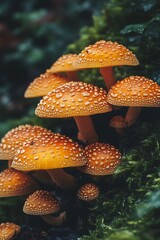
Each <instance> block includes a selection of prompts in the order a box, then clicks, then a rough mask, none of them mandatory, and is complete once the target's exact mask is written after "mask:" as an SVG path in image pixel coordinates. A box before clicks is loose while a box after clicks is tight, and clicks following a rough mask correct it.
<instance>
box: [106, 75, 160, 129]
mask: <svg viewBox="0 0 160 240" xmlns="http://www.w3.org/2000/svg"><path fill="white" fill-rule="evenodd" d="M108 102H109V103H110V104H113V105H117V106H128V107H129V109H128V112H127V114H126V117H125V121H126V122H127V124H128V126H131V125H132V124H133V123H134V122H135V121H136V119H137V117H138V116H139V114H140V111H141V107H160V86H159V85H158V84H157V83H155V82H154V81H153V80H151V79H148V78H145V77H143V76H130V77H127V78H125V79H123V80H121V81H119V82H117V83H116V84H115V85H114V86H112V88H111V89H110V91H109V93H108Z"/></svg>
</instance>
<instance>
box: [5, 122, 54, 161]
mask: <svg viewBox="0 0 160 240" xmlns="http://www.w3.org/2000/svg"><path fill="white" fill-rule="evenodd" d="M49 132H50V131H49V130H47V129H46V128H43V127H40V126H31V125H28V124H26V125H20V126H19V127H16V128H13V129H12V130H10V131H9V132H8V133H7V134H6V135H5V136H4V137H3V138H2V140H1V143H0V159H1V160H12V159H13V158H14V156H15V153H16V151H17V150H18V149H19V148H20V147H22V146H23V143H24V142H25V141H26V140H28V139H34V138H35V136H37V135H43V134H44V135H46V134H48V133H49Z"/></svg>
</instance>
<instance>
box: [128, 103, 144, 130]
mask: <svg viewBox="0 0 160 240" xmlns="http://www.w3.org/2000/svg"><path fill="white" fill-rule="evenodd" d="M140 112H141V107H129V108H128V111H127V113H126V117H125V121H126V122H127V124H128V127H130V126H132V125H133V124H134V123H135V122H136V120H137V118H138V116H139V115H140Z"/></svg>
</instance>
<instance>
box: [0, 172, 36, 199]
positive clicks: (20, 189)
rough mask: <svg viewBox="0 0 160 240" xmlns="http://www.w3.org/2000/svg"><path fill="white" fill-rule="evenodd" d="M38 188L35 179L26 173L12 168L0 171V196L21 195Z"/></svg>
mask: <svg viewBox="0 0 160 240" xmlns="http://www.w3.org/2000/svg"><path fill="white" fill-rule="evenodd" d="M38 188H39V187H38V184H37V183H36V181H35V180H34V179H33V178H31V177H30V176H29V175H28V174H27V173H23V172H20V171H18V170H16V169H13V168H8V169H6V170H4V171H3V172H1V173H0V197H12V196H23V195H26V194H30V193H32V192H34V191H36V190H37V189H38Z"/></svg>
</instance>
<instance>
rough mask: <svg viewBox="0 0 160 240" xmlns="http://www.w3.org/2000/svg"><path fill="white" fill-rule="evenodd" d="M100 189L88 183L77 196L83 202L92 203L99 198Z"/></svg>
mask: <svg viewBox="0 0 160 240" xmlns="http://www.w3.org/2000/svg"><path fill="white" fill-rule="evenodd" d="M99 193H100V189H99V187H98V186H96V185H95V184H93V183H86V184H84V185H83V186H82V187H80V189H79V190H78V193H77V196H78V198H79V199H81V200H83V201H92V200H94V199H96V198H97V197H98V196H99Z"/></svg>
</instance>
